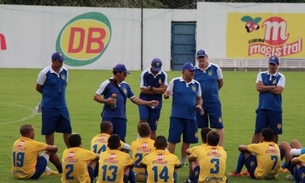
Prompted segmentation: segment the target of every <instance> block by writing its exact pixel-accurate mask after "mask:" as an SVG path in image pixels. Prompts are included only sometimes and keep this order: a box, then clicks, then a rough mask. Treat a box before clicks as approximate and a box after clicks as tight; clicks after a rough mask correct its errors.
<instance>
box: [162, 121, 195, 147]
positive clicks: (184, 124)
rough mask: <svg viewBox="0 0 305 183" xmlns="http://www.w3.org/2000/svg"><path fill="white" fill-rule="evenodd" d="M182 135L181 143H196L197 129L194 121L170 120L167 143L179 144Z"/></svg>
mask: <svg viewBox="0 0 305 183" xmlns="http://www.w3.org/2000/svg"><path fill="white" fill-rule="evenodd" d="M181 134H183V142H185V143H198V127H197V122H196V120H194V119H184V118H175V117H171V118H170V124H169V135H168V142H170V143H174V144H176V143H179V142H180V139H181Z"/></svg>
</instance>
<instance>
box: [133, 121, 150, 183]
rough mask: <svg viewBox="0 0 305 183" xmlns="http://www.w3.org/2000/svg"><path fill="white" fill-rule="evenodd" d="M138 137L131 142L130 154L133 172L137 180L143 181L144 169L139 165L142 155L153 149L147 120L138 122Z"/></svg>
mask: <svg viewBox="0 0 305 183" xmlns="http://www.w3.org/2000/svg"><path fill="white" fill-rule="evenodd" d="M138 134H139V136H140V138H139V139H137V140H136V141H133V142H132V143H131V156H132V160H133V161H134V164H135V165H134V168H133V170H134V172H135V174H136V180H137V181H138V182H144V180H145V179H144V177H145V169H144V168H143V167H141V166H140V162H141V161H142V159H143V157H144V156H146V155H147V154H148V153H150V152H152V151H154V150H155V147H154V143H155V141H154V140H152V139H151V138H150V127H149V124H148V123H147V122H142V123H139V124H138Z"/></svg>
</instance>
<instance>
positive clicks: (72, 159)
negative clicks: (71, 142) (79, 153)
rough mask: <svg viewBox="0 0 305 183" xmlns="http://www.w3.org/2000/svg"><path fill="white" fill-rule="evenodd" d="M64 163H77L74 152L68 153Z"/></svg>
mask: <svg viewBox="0 0 305 183" xmlns="http://www.w3.org/2000/svg"><path fill="white" fill-rule="evenodd" d="M64 161H66V162H77V159H76V158H75V152H74V151H70V152H69V153H68V155H67V157H66V158H65V160H64Z"/></svg>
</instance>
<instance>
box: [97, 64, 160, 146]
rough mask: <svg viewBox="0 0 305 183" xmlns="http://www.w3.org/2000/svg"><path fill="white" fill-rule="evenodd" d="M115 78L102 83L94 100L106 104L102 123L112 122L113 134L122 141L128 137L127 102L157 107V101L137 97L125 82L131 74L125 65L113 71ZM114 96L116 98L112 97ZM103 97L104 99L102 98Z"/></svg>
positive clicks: (114, 68) (120, 65)
mask: <svg viewBox="0 0 305 183" xmlns="http://www.w3.org/2000/svg"><path fill="white" fill-rule="evenodd" d="M112 73H113V76H112V78H110V79H107V80H105V81H104V82H102V84H101V85H100V87H99V88H98V89H97V91H96V92H95V95H94V100H95V101H97V102H99V103H103V104H105V105H104V107H103V111H102V113H101V116H102V122H103V121H110V122H111V123H112V125H113V133H115V134H117V135H119V137H120V139H121V140H122V141H125V137H126V122H127V117H126V100H127V98H129V99H130V100H131V101H132V102H133V103H135V104H137V105H146V106H150V107H156V106H157V105H158V104H159V102H158V101H156V100H151V101H146V100H142V99H139V98H137V97H135V95H134V93H133V92H132V90H131V88H130V86H129V84H128V83H126V82H125V81H124V80H125V78H126V77H127V74H130V73H129V72H128V71H127V69H126V67H125V65H124V64H117V65H116V66H114V67H113V69H112ZM113 94H115V95H116V98H113V97H111V96H112V95H113ZM102 96H103V97H102Z"/></svg>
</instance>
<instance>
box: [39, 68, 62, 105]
mask: <svg viewBox="0 0 305 183" xmlns="http://www.w3.org/2000/svg"><path fill="white" fill-rule="evenodd" d="M67 83H68V70H67V69H66V68H65V67H62V68H61V69H60V71H59V73H56V72H55V71H54V70H53V69H52V67H51V66H48V67H46V68H44V69H43V70H41V71H40V73H39V74H38V77H37V84H39V85H42V86H43V87H42V101H41V105H42V107H48V108H64V107H66V106H67V104H66V85H67Z"/></svg>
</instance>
